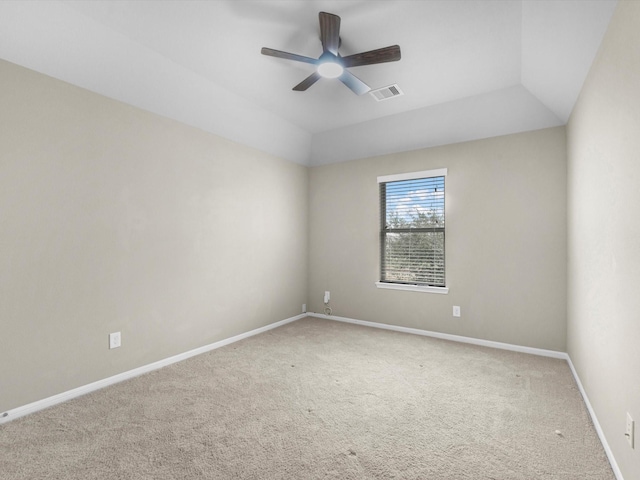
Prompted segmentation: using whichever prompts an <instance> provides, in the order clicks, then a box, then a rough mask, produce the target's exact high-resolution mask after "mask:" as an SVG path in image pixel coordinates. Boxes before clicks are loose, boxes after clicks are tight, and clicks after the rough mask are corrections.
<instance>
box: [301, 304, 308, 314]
mask: <svg viewBox="0 0 640 480" xmlns="http://www.w3.org/2000/svg"><path fill="white" fill-rule="evenodd" d="M302 313H307V304H306V303H303V304H302Z"/></svg>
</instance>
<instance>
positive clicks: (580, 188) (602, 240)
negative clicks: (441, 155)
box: [567, 1, 640, 479]
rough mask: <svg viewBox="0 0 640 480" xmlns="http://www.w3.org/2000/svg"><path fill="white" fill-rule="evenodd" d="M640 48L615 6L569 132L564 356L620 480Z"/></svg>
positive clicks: (629, 473)
mask: <svg viewBox="0 0 640 480" xmlns="http://www.w3.org/2000/svg"><path fill="white" fill-rule="evenodd" d="M639 46H640V2H636V1H633V2H627V1H623V2H620V4H619V5H618V7H617V10H616V12H615V14H614V16H613V19H612V20H611V23H610V25H609V29H608V31H607V34H606V36H605V37H604V40H603V43H602V45H601V48H600V52H599V54H598V56H597V58H596V60H595V62H594V64H593V66H592V67H591V71H590V73H589V76H588V77H587V80H586V82H585V85H584V87H583V90H582V93H581V95H580V98H579V99H578V103H577V105H576V107H575V109H574V111H573V114H572V116H571V119H570V121H569V124H568V127H567V144H568V185H569V187H568V219H569V228H568V242H569V264H568V265H569V268H568V338H569V340H568V352H569V355H570V356H571V359H572V361H573V363H574V365H575V367H576V370H577V371H578V374H579V376H580V378H581V380H582V383H583V384H584V387H585V390H586V392H587V395H588V397H589V399H590V402H591V404H592V406H593V408H594V410H595V412H596V415H597V417H598V420H599V422H600V424H601V426H602V429H603V431H604V433H605V436H606V438H607V441H608V443H609V445H610V447H611V449H612V451H613V453H614V455H615V458H616V461H617V463H618V465H619V467H620V469H621V471H622V474H623V475H624V478H625V479H634V478H640V442H639V440H640V437H639V436H640V428H639V427H638V422H640V290H639V288H640V210H639V207H640V48H639ZM626 412H629V413H631V415H632V417H633V418H634V419H635V421H636V447H635V449H634V450H632V449H631V448H630V447H629V445H628V444H627V442H626V440H625V437H624V431H625V416H626Z"/></svg>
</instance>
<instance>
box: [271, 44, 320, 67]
mask: <svg viewBox="0 0 640 480" xmlns="http://www.w3.org/2000/svg"><path fill="white" fill-rule="evenodd" d="M260 53H262V55H268V56H270V57H278V58H284V59H285V60H295V61H296V62H304V63H311V64H313V65H316V64H317V63H318V60H316V59H315V58H311V57H305V56H303V55H296V54H295V53H289V52H282V51H280V50H274V49H273V48H267V47H262V50H260Z"/></svg>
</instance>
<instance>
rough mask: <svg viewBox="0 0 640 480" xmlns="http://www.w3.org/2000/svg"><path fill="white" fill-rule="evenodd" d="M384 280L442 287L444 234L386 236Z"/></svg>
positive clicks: (426, 233)
mask: <svg viewBox="0 0 640 480" xmlns="http://www.w3.org/2000/svg"><path fill="white" fill-rule="evenodd" d="M384 251H385V262H384V265H385V270H384V278H383V279H382V280H383V281H386V282H400V283H418V284H428V285H437V286H444V278H445V276H444V232H415V233H414V232H411V233H387V234H386V235H385V246H384Z"/></svg>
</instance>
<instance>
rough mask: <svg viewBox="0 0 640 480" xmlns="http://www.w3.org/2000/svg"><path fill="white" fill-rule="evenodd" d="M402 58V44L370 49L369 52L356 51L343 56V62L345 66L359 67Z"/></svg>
mask: <svg viewBox="0 0 640 480" xmlns="http://www.w3.org/2000/svg"><path fill="white" fill-rule="evenodd" d="M398 60H400V46H399V45H392V46H390V47H385V48H379V49H377V50H370V51H368V52H362V53H356V54H355V55H349V56H347V57H342V63H343V65H344V66H345V67H359V66H361V65H373V64H375V63H386V62H397V61H398Z"/></svg>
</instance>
